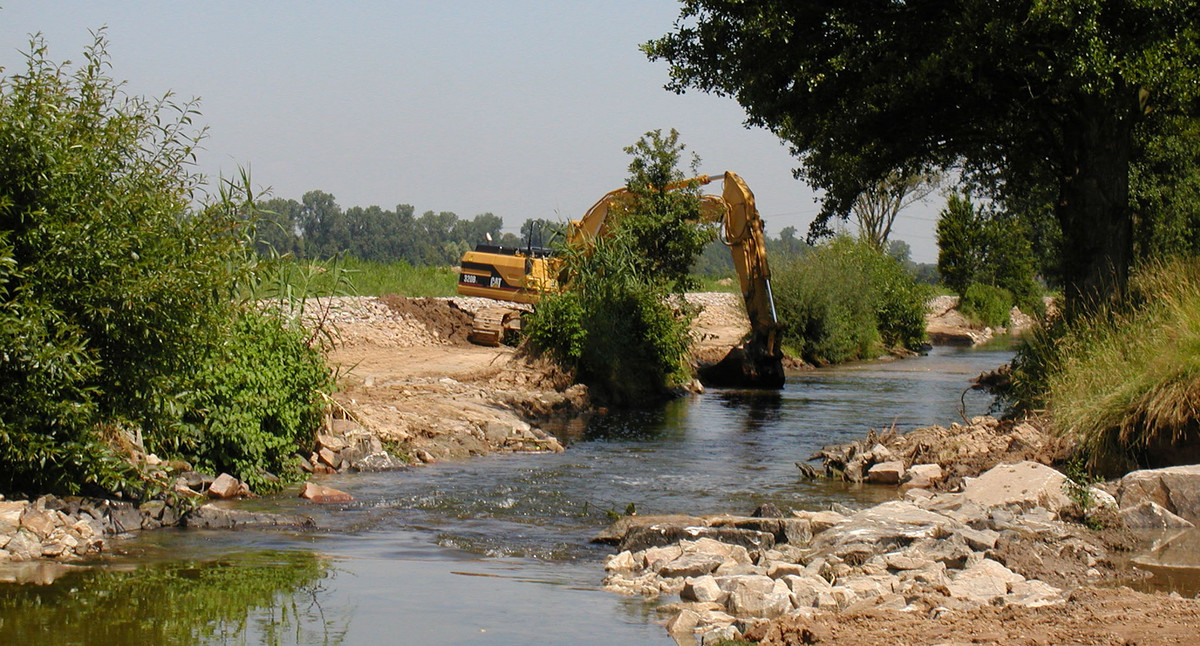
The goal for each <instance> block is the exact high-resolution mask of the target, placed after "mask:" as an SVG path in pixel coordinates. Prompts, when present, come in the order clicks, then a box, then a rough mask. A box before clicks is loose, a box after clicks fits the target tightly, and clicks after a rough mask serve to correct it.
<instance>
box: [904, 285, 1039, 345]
mask: <svg viewBox="0 0 1200 646" xmlns="http://www.w3.org/2000/svg"><path fill="white" fill-rule="evenodd" d="M958 300H959V299H958V297H957V296H938V297H936V298H933V299H930V300H929V302H927V303H926V304H925V332H926V334H928V335H929V342H930V343H932V344H934V345H983V344H984V343H987V342H989V341H992V340H993V339H997V338H999V337H1003V336H1006V335H1007V336H1013V337H1018V336H1021V335H1023V334H1025V333H1026V332H1028V331H1029V330H1031V329H1033V327H1034V325H1036V323H1037V321H1036V320H1035V319H1034V318H1033V317H1031V316H1029V315H1028V314H1025V313H1024V312H1022V311H1021V309H1020V308H1018V307H1016V306H1013V308H1012V310H1011V311H1010V312H1009V324H1008V326H1007V327H995V328H993V327H987V326H980V325H973V324H972V323H971V322H970V321H968V320H967V318H966V317H965V316H963V315H962V313H961V312H959V311H958ZM1046 306H1047V308H1048V311H1050V310H1051V309H1052V308H1053V302H1052V300H1051V299H1049V298H1047V299H1046Z"/></svg>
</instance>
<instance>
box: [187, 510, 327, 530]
mask: <svg viewBox="0 0 1200 646" xmlns="http://www.w3.org/2000/svg"><path fill="white" fill-rule="evenodd" d="M184 525H185V526H187V527H193V528H197V529H235V528H239V527H274V526H291V527H311V526H312V525H313V522H312V519H311V518H307V517H305V516H299V515H292V514H272V513H267V512H254V511H247V510H244V509H231V508H228V507H218V506H217V505H215V504H207V505H201V506H199V507H197V508H195V509H193V510H192V511H191V512H189V513H188V514H187V516H185V517H184Z"/></svg>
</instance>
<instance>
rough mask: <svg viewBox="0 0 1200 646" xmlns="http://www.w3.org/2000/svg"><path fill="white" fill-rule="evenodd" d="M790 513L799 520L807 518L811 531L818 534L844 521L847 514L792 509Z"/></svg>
mask: <svg viewBox="0 0 1200 646" xmlns="http://www.w3.org/2000/svg"><path fill="white" fill-rule="evenodd" d="M792 515H793V516H795V517H796V518H799V519H801V520H807V521H808V525H809V528H810V529H811V530H812V533H814V534H818V533H820V532H823V531H825V530H827V529H829V528H830V527H833V526H834V525H837V524H839V523H844V522H846V520H847V519H848V517H847V516H844V515H842V514H839V513H838V512H836V511H793V512H792Z"/></svg>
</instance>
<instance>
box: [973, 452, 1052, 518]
mask: <svg viewBox="0 0 1200 646" xmlns="http://www.w3.org/2000/svg"><path fill="white" fill-rule="evenodd" d="M1066 480H1067V477H1066V476H1064V475H1063V474H1061V473H1059V472H1058V471H1055V470H1054V469H1052V468H1050V467H1048V466H1046V465H1044V464H1038V463H1037V462H1030V461H1028V460H1026V461H1024V462H1020V463H1017V464H1001V465H997V466H995V467H992V468H991V469H990V470H988V471H986V472H984V473H983V474H981V475H980V476H979V477H978V478H972V479H969V480H968V481H967V485H966V487H965V488H964V490H963V495H964V496H965V497H966V499H967V500H970V501H971V502H974V503H978V504H979V505H982V506H984V507H1007V506H1016V507H1021V508H1030V507H1043V508H1045V509H1047V510H1049V511H1051V512H1057V511H1058V510H1060V509H1062V508H1063V507H1066V506H1067V505H1069V504H1071V500H1070V498H1068V497H1067V494H1066V493H1065V492H1064V491H1063V483H1065V482H1066Z"/></svg>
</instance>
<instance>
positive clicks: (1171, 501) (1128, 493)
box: [1117, 464, 1200, 521]
mask: <svg viewBox="0 0 1200 646" xmlns="http://www.w3.org/2000/svg"><path fill="white" fill-rule="evenodd" d="M1147 500H1149V501H1151V502H1154V503H1157V504H1158V505H1160V506H1162V507H1163V508H1165V509H1166V510H1167V511H1169V512H1171V513H1172V514H1175V515H1177V516H1181V517H1183V518H1186V519H1188V520H1190V521H1196V520H1200V464H1192V465H1188V466H1182V467H1167V468H1165V469H1143V470H1141V471H1134V472H1132V473H1128V474H1126V475H1125V477H1123V478H1121V480H1120V483H1119V484H1118V485H1117V501H1118V504H1119V505H1120V507H1121V509H1126V508H1129V507H1136V506H1137V505H1140V504H1141V503H1143V502H1144V501H1147Z"/></svg>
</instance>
